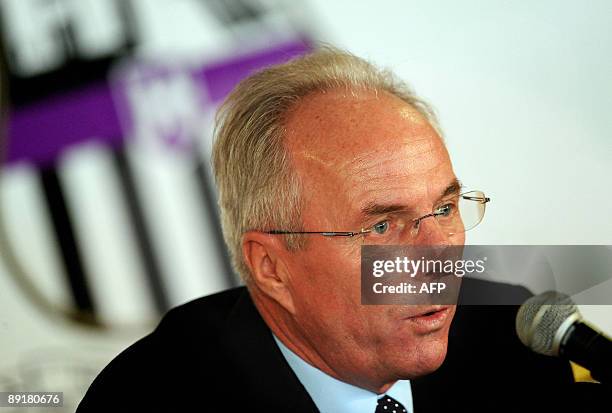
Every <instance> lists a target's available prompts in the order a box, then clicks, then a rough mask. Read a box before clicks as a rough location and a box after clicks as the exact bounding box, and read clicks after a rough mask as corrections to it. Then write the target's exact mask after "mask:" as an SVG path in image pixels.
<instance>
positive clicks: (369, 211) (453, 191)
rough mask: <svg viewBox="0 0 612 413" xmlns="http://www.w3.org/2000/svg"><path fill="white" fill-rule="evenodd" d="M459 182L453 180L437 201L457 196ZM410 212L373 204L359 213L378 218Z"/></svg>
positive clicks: (400, 206) (405, 206) (400, 207)
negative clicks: (379, 216) (395, 213)
mask: <svg viewBox="0 0 612 413" xmlns="http://www.w3.org/2000/svg"><path fill="white" fill-rule="evenodd" d="M461 188H462V185H461V182H460V181H459V180H458V179H457V178H455V179H454V180H453V181H452V182H451V183H450V184H448V186H447V187H446V188H444V190H443V191H442V192H441V194H440V197H439V198H438V200H440V199H443V198H445V197H447V196H450V195H457V194H459V193H460V192H461ZM407 210H410V207H409V206H407V205H402V204H379V203H375V202H370V203H367V204H366V205H365V206H364V207H363V208H362V209H361V213H362V214H363V215H364V216H366V217H368V216H378V215H384V214H390V213H393V212H402V211H407Z"/></svg>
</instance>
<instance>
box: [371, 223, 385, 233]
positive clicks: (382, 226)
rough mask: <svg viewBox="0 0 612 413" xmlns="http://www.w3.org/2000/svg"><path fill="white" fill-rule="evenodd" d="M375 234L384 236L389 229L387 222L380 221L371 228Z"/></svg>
mask: <svg viewBox="0 0 612 413" xmlns="http://www.w3.org/2000/svg"><path fill="white" fill-rule="evenodd" d="M372 229H373V230H374V232H375V233H377V234H384V233H385V232H387V230H388V229H389V221H381V222H379V223H378V224H374V226H373V227H372Z"/></svg>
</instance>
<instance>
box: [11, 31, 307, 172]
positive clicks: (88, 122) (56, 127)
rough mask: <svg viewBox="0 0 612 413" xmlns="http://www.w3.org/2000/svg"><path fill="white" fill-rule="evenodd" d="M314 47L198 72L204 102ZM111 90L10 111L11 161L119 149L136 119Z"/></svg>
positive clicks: (275, 50) (94, 89)
mask: <svg viewBox="0 0 612 413" xmlns="http://www.w3.org/2000/svg"><path fill="white" fill-rule="evenodd" d="M311 48H312V47H311V46H310V45H309V44H308V42H307V41H305V40H296V41H291V42H286V43H282V44H279V45H273V46H271V47H269V48H266V49H263V50H258V51H256V52H252V53H248V54H244V55H240V56H235V57H231V58H229V59H226V60H223V61H220V62H214V63H211V64H207V65H205V66H203V67H202V68H199V69H196V70H195V71H193V72H192V76H193V81H194V83H195V84H196V85H197V87H198V88H199V89H200V90H202V92H204V93H203V96H208V99H201V102H200V104H201V105H202V107H210V106H211V105H215V104H217V103H219V102H220V101H221V100H222V99H223V98H224V97H225V96H226V95H227V93H228V92H229V91H230V90H231V89H232V88H233V87H234V86H235V85H236V84H237V83H238V82H239V81H240V80H242V79H243V78H244V77H246V76H248V75H249V74H250V73H252V72H253V71H254V70H256V69H259V68H262V67H265V66H269V65H272V64H277V63H281V62H284V61H287V60H289V59H290V58H292V57H294V56H297V55H300V54H303V53H306V52H307V51H309V50H311ZM113 87H115V88H116V87H117V84H113V86H111V85H109V84H108V82H107V81H106V79H105V80H101V81H100V82H98V83H94V84H90V85H88V86H86V87H83V88H81V89H80V90H77V91H71V92H67V93H64V94H61V95H57V96H54V97H51V98H48V99H45V100H43V101H40V102H37V103H34V104H30V105H28V106H25V107H20V108H16V109H14V110H13V111H12V112H11V113H9V125H8V136H9V142H8V154H7V162H8V163H9V164H14V163H18V162H28V163H34V164H36V165H38V166H43V165H49V164H52V163H53V162H56V161H57V160H58V159H59V157H60V156H61V154H62V152H63V151H65V150H66V149H68V148H69V147H72V146H75V145H78V144H81V143H86V142H91V141H94V142H99V143H102V144H104V145H107V146H111V147H119V146H121V145H122V144H123V142H124V139H125V137H126V136H129V133H130V131H132V130H133V125H132V124H131V119H132V116H131V113H130V112H131V109H130V107H129V104H128V102H127V101H126V100H125V93H127V91H126V90H121V87H120V88H119V90H117V89H114V92H115V95H114V96H113V90H112V88H113ZM122 95H123V96H122ZM120 119H121V120H122V121H123V122H124V123H123V124H122V123H121V122H120ZM126 120H127V122H125V121H126Z"/></svg>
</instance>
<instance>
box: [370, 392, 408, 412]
mask: <svg viewBox="0 0 612 413" xmlns="http://www.w3.org/2000/svg"><path fill="white" fill-rule="evenodd" d="M375 413H406V408H405V407H404V406H403V405H402V404H401V403H400V402H398V401H397V400H395V399H394V398H393V397H390V396H387V395H385V396H383V397H382V398H380V399H378V405H377V406H376V412H375Z"/></svg>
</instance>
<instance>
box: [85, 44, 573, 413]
mask: <svg viewBox="0 0 612 413" xmlns="http://www.w3.org/2000/svg"><path fill="white" fill-rule="evenodd" d="M217 120H218V125H217V126H218V129H217V133H216V141H215V144H214V151H213V167H214V170H215V176H216V181H217V185H218V189H219V198H220V208H221V217H222V223H223V229H224V235H225V239H226V242H227V244H228V247H229V250H230V252H231V255H232V259H233V264H234V266H235V268H236V270H237V271H238V272H239V273H240V275H241V276H242V277H243V279H244V282H245V285H246V288H245V287H242V288H238V289H234V290H231V291H227V292H223V293H220V294H216V295H213V296H210V297H206V298H201V299H198V300H195V301H193V302H191V303H188V304H185V305H183V306H180V307H178V308H176V309H174V310H172V311H170V312H169V313H168V314H167V315H166V316H165V317H164V319H163V320H162V322H161V323H160V325H159V327H158V328H157V329H156V330H155V331H154V332H153V333H152V334H151V335H149V336H147V337H145V338H144V339H142V340H140V341H139V342H137V343H136V344H134V345H133V346H131V347H130V348H128V349H127V350H126V351H125V352H123V353H122V354H121V355H119V356H118V357H117V358H116V359H115V360H114V361H113V362H112V363H111V364H110V365H109V366H108V367H107V368H106V369H105V370H104V371H103V372H102V373H101V374H100V376H99V377H98V378H97V379H96V381H95V382H94V383H93V385H92V387H91V388H90V390H89V392H88V393H87V395H86V396H85V398H84V400H83V402H82V403H81V406H80V408H79V411H81V412H86V411H95V410H98V409H99V410H100V411H102V410H109V409H112V410H117V409H119V410H121V409H123V408H128V407H130V408H134V409H139V410H142V411H149V410H156V411H173V410H176V411H180V410H181V409H186V408H188V409H190V411H192V410H195V409H198V408H199V409H201V410H203V411H247V410H248V411H291V412H313V411H325V412H383V411H385V412H386V411H389V412H391V411H396V412H398V413H399V412H404V411H411V412H412V411H426V410H428V409H429V410H432V411H436V410H438V409H444V408H457V409H460V408H461V406H464V407H465V406H469V407H470V408H471V409H472V410H474V409H478V408H480V407H483V408H485V407H486V408H490V407H491V406H496V405H497V406H498V407H499V401H497V398H498V397H502V398H503V401H502V402H501V403H502V406H503V405H508V404H509V403H510V402H511V401H512V400H516V399H517V398H519V399H520V397H519V396H520V394H521V391H523V389H525V388H529V387H530V386H532V385H536V384H537V383H540V382H542V381H543V380H548V381H549V382H551V381H554V382H556V383H564V382H569V381H571V375H570V370H569V366H568V365H567V363H560V362H557V361H555V360H552V359H547V358H545V357H543V356H538V355H535V354H533V353H530V352H529V351H528V350H527V349H525V348H524V347H522V346H521V345H520V344H519V342H518V339H516V337H514V334H513V331H512V330H513V325H514V319H513V317H514V314H515V313H516V308H513V307H499V308H496V309H495V308H494V309H491V308H489V309H488V310H489V312H486V309H484V308H470V307H465V308H459V310H456V306H399V305H376V306H375V305H362V304H361V300H360V297H361V293H360V277H359V273H360V248H361V246H362V245H369V244H376V245H397V244H402V245H416V246H434V247H442V248H444V247H447V246H453V245H459V246H461V245H463V244H464V242H465V234H464V233H463V232H458V233H457V232H454V233H449V232H448V231H446V230H445V229H444V227H443V226H442V225H440V223H439V219H438V216H439V215H440V213H439V212H438V211H440V205H443V204H444V202H447V200H449V199H453V200H457V199H460V198H461V197H460V196H459V195H460V193H461V185H460V184H459V181H458V179H457V177H456V176H455V173H454V172H453V168H452V165H451V162H450V158H449V155H448V152H447V150H446V147H445V145H444V143H443V141H442V138H441V136H440V133H439V131H438V127H437V124H436V121H435V119H434V117H433V114H432V111H431V110H430V109H429V108H428V107H427V105H426V104H424V103H423V102H422V101H421V100H419V99H418V98H417V97H416V96H415V95H414V94H413V93H412V92H411V91H410V90H409V89H408V88H407V87H406V86H405V85H403V84H402V83H401V82H399V81H398V80H397V79H395V78H394V77H393V76H392V75H391V74H390V73H387V72H382V71H380V70H378V69H377V68H375V67H374V66H372V65H371V64H369V63H367V62H366V61H364V60H362V59H360V58H357V57H355V56H352V55H350V54H348V53H344V52H341V51H338V50H335V49H331V48H327V49H323V50H320V51H317V52H315V53H313V54H311V55H308V56H305V57H302V58H299V59H296V60H293V61H291V62H289V63H287V64H284V65H280V66H276V67H271V68H268V69H266V70H264V71H262V72H259V73H257V74H255V75H253V76H251V77H250V78H248V79H246V80H244V81H243V82H242V83H241V84H240V85H238V86H237V87H236V88H235V90H234V91H233V92H232V94H231V95H230V96H229V97H228V99H227V100H226V102H225V104H224V105H223V107H222V108H221V109H220V111H219V116H218V119H217ZM484 202H486V201H484V200H482V202H481V203H484ZM476 207H477V208H480V207H479V206H478V205H477V206H476ZM482 213H484V208H482ZM479 218H480V219H481V218H482V216H480V217H479ZM476 223H477V222H476ZM481 287H482V288H481V290H483V288H484V289H487V288H489V289H490V288H493V287H491V286H489V285H484V286H481ZM495 288H497V287H495ZM495 288H493V290H494V289H495ZM499 288H505V289H506V290H509V291H512V293H513V294H518V295H521V294H524V290H522V289H519V288H515V287H510V286H501V287H499ZM456 311H457V320H455V322H454V323H452V322H453V316H454V315H455V312H456ZM451 326H452V329H451ZM449 331H450V344H449V343H448V341H449ZM447 347H449V352H448V353H449V354H448V357H447ZM445 358H446V361H445ZM441 366H442V367H441ZM485 383H486V384H485ZM498 410H499V409H498Z"/></svg>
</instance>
